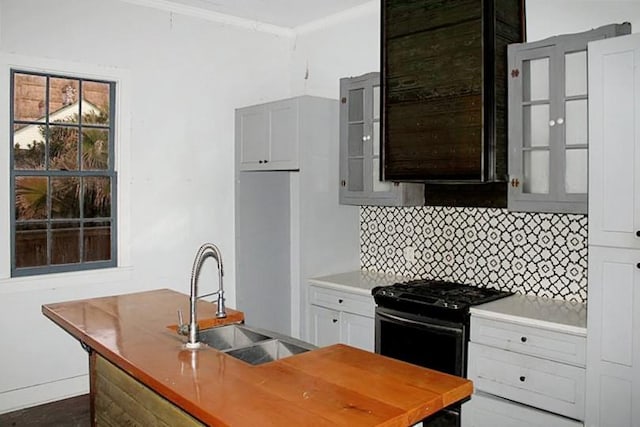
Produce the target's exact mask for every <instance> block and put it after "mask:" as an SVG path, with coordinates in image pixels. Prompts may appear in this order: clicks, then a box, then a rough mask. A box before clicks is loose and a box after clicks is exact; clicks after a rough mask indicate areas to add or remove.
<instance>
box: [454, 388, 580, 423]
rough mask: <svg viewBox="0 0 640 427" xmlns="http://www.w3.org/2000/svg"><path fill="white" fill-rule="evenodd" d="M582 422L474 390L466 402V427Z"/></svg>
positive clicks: (464, 409) (463, 418) (464, 411)
mask: <svg viewBox="0 0 640 427" xmlns="http://www.w3.org/2000/svg"><path fill="white" fill-rule="evenodd" d="M582 425H583V424H582V423H581V422H579V421H576V420H572V419H569V418H565V417H561V416H560V415H555V414H551V413H549V412H545V411H540V410H538V409H535V408H532V407H530V406H525V405H520V404H518V403H515V402H511V401H509V400H505V399H501V398H499V397H495V396H491V395H487V394H484V393H474V394H473V395H472V396H471V400H469V401H468V402H466V403H465V404H464V405H462V427H513V426H519V427H549V426H553V427H581V426H582Z"/></svg>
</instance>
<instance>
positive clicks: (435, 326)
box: [376, 311, 462, 334]
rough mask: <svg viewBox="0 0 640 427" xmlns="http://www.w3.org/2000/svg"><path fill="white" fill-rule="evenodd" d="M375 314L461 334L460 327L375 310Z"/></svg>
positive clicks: (426, 327) (425, 327)
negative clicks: (420, 320)
mask: <svg viewBox="0 0 640 427" xmlns="http://www.w3.org/2000/svg"><path fill="white" fill-rule="evenodd" d="M376 315H378V316H380V317H383V318H387V319H391V320H395V321H396V322H400V323H410V324H412V325H415V326H419V327H420V328H422V329H439V330H441V331H446V332H455V333H457V334H462V329H460V328H454V327H451V326H442V325H437V324H435V323H427V322H419V321H417V320H413V319H407V318H406V317H400V316H395V315H393V314H389V313H381V312H379V311H377V312H376Z"/></svg>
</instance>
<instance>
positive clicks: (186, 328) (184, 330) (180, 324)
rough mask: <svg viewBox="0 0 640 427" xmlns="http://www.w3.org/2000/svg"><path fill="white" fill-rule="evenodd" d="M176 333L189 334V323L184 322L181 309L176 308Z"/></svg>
mask: <svg viewBox="0 0 640 427" xmlns="http://www.w3.org/2000/svg"><path fill="white" fill-rule="evenodd" d="M178 334H179V335H189V325H187V324H185V323H184V319H183V318H182V309H181V308H179V309H178Z"/></svg>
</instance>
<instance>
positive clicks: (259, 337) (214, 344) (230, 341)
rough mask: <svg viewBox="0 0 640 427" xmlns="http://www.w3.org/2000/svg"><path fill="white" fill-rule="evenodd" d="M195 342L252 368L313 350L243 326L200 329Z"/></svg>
mask: <svg viewBox="0 0 640 427" xmlns="http://www.w3.org/2000/svg"><path fill="white" fill-rule="evenodd" d="M198 340H199V341H200V342H203V343H205V344H207V345H208V346H209V347H211V348H215V349H216V350H219V351H222V352H223V353H227V354H228V355H229V356H232V357H235V358H236V359H240V360H242V361H244V362H247V363H250V364H252V365H260V364H262V363H267V362H272V361H274V360H278V359H282V358H284V357H288V356H293V355H294V354H298V353H303V352H305V351H309V350H313V349H314V348H316V347H315V346H313V345H311V344H309V343H306V342H304V341H300V340H297V339H295V338H293V337H290V336H287V335H282V334H279V333H276V332H272V331H267V330H264V329H258V328H253V327H251V326H247V325H244V324H241V325H239V324H233V325H226V326H218V327H215V328H210V329H203V330H201V331H200V332H199V335H198Z"/></svg>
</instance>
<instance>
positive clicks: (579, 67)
mask: <svg viewBox="0 0 640 427" xmlns="http://www.w3.org/2000/svg"><path fill="white" fill-rule="evenodd" d="M564 68H565V70H564V71H565V74H564V87H565V94H566V96H577V95H586V94H587V51H586V50H583V51H579V52H572V53H567V54H565V55H564Z"/></svg>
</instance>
